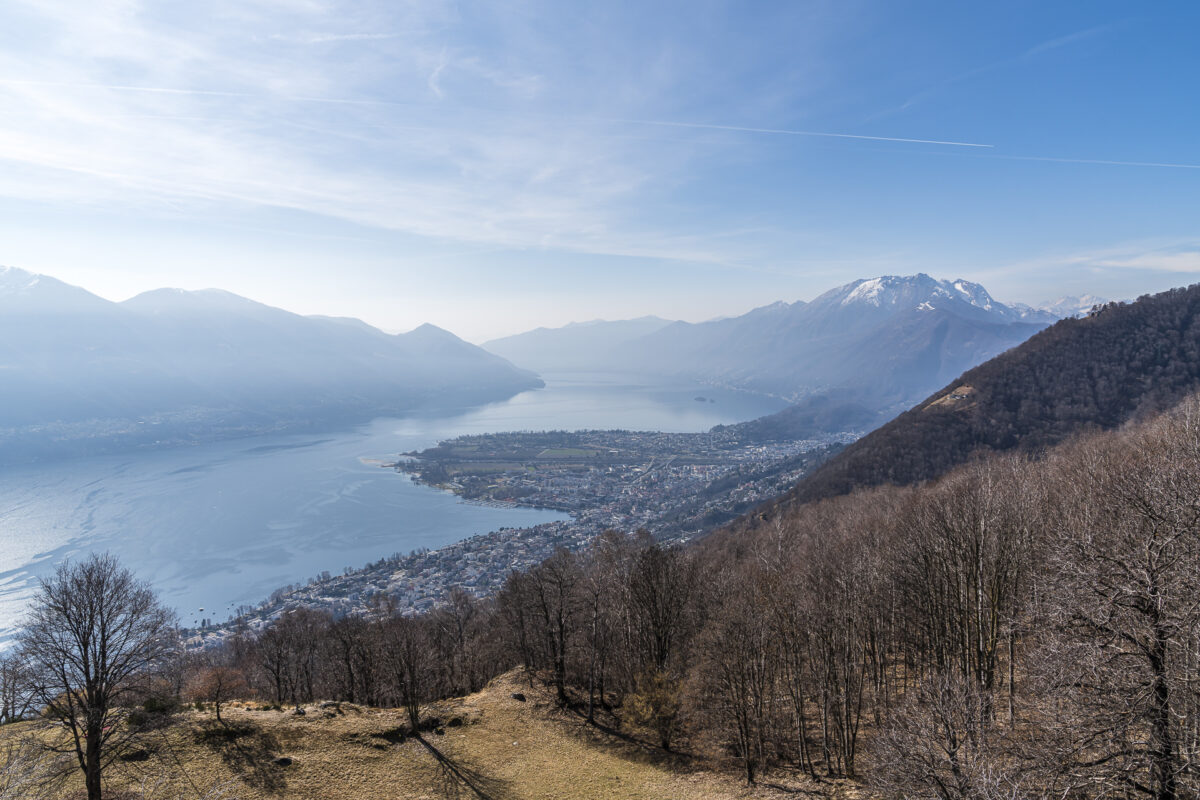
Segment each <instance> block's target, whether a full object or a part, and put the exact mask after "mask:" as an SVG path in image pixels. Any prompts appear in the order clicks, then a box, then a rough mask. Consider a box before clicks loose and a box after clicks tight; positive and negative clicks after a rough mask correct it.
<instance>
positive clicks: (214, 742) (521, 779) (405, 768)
mask: <svg viewBox="0 0 1200 800" xmlns="http://www.w3.org/2000/svg"><path fill="white" fill-rule="evenodd" d="M519 677H520V673H519V671H517V670H514V671H513V672H510V673H508V674H506V675H502V676H500V677H499V678H497V679H496V680H494V681H493V682H492V683H491V684H490V685H489V686H488V687H487V688H485V689H484V690H483V691H481V692H479V693H477V694H473V695H469V696H467V697H464V698H459V699H455V700H448V701H443V702H440V703H436V704H433V705H431V706H429V707H427V708H426V709H425V712H424V717H425V718H426V719H429V718H433V717H436V718H437V719H438V720H439V721H441V723H442V727H441V728H440V730H441V733H440V734H439V733H437V732H436V731H430V732H427V733H425V734H424V735H423V739H417V738H414V737H411V736H405V735H404V733H403V730H404V727H405V716H404V712H403V711H401V710H398V709H375V708H366V707H363V706H358V705H353V704H350V703H338V704H325V706H324V707H322V706H321V705H309V706H306V707H305V711H306V713H305V715H304V716H296V715H295V714H293V713H291V711H290V710H285V711H282V712H281V711H272V710H266V711H261V710H258V709H259V708H262V706H260V705H258V704H245V703H239V704H235V706H234V707H226V708H223V709H222V717H223V719H224V720H225V722H226V725H224V726H222V725H220V724H218V723H217V722H216V720H215V719H214V716H213V714H212V713H211V711H205V712H195V711H185V712H183V713H182V714H181V715H180V717H179V720H178V722H177V724H175V725H174V726H172V727H170V728H168V729H166V732H165V734H164V735H162V736H152V737H151V738H150V739H149V741H148V744H147V746H146V748H145V751H144V752H143V753H142V754H140V755H138V756H136V757H135V758H133V759H129V760H126V761H123V762H117V765H116V766H115V767H114V768H113V770H112V771H113V773H114V774H112V775H111V777H110V784H109V789H110V791H112V790H119V789H122V788H126V787H128V788H131V789H137V790H140V791H145V788H146V787H147V786H153V787H154V791H153V792H148V793H147V794H146V797H147V798H167V797H196V796H197V790H199V791H201V792H207V791H212V790H214V789H216V790H220V791H223V792H224V793H223V794H221V795H219V796H221V797H234V798H238V800H258V799H259V798H263V799H265V798H272V799H273V800H285V799H286V798H296V799H297V800H301V799H303V800H312V798H322V800H364V799H365V798H396V800H401V799H405V800H407V799H408V798H411V799H412V800H418V799H425V798H453V797H462V798H488V799H489V800H518V799H519V800H537V799H538V798H578V800H592V799H593V798H596V799H599V798H613V800H617V798H622V799H624V798H630V799H631V800H632V799H635V798H644V799H645V800H658V799H659V798H672V800H691V799H693V798H694V799H695V800H700V798H704V799H705V800H710V799H711V800H722V799H725V798H728V799H730V800H731V799H732V798H771V797H784V796H787V795H785V794H783V793H781V792H778V791H772V790H770V789H756V790H749V789H746V788H745V787H744V786H743V784H742V782H741V781H739V780H738V779H737V777H736V773H735V774H729V775H727V774H722V773H714V772H712V771H709V770H707V769H699V768H692V767H689V766H688V763H687V760H686V758H684V757H679V758H670V757H666V756H663V755H661V754H655V751H654V749H653V748H646V747H642V746H640V745H638V744H637V743H636V742H630V741H626V740H623V739H620V738H617V737H615V736H609V735H607V734H605V733H604V732H602V731H601V730H599V729H597V728H593V727H589V726H587V725H585V723H584V722H583V721H582V720H581V719H580V718H579V717H578V716H576V715H575V714H573V713H570V712H563V711H560V710H558V709H557V707H556V705H555V704H554V703H553V698H552V695H551V693H549V692H547V691H546V690H545V689H543V688H534V689H531V688H530V687H529V685H528V684H527V683H525V682H523V681H521V680H519ZM513 693H522V694H523V695H525V696H526V697H527V700H526V701H525V702H520V701H517V700H515V699H513V698H512V696H511V695H512V694H513ZM15 727H17V728H20V727H21V726H15ZM3 735H4V732H3V731H0V737H3ZM9 735H11V733H10V734H9ZM279 758H287V759H291V763H289V764H287V765H286V766H284V765H281V764H278V763H276V759H279ZM834 785H836V784H826V787H825V788H827V789H828V788H830V787H832V786H834ZM73 790H74V788H73V787H67V789H66V790H65V791H64V793H63V795H62V796H64V797H67V796H71V792H72V791H73ZM76 791H77V790H76ZM114 796H116V795H114Z"/></svg>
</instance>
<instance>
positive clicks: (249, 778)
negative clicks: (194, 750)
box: [196, 722, 287, 792]
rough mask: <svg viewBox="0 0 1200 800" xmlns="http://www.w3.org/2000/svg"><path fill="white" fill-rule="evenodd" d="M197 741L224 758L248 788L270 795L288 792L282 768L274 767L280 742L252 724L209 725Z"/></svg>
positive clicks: (198, 736)
mask: <svg viewBox="0 0 1200 800" xmlns="http://www.w3.org/2000/svg"><path fill="white" fill-rule="evenodd" d="M196 741H197V742H199V743H200V744H202V745H205V746H206V747H208V748H209V749H210V750H212V751H213V752H214V753H216V754H217V755H219V756H220V757H221V760H222V761H224V762H225V765H226V766H228V767H229V769H230V770H232V771H233V773H234V774H235V775H237V776H238V777H239V778H240V779H242V780H243V781H245V782H246V784H247V785H249V786H253V787H254V788H256V789H262V790H263V791H267V792H279V791H282V790H283V789H285V788H287V780H286V779H285V778H284V776H283V767H280V766H279V765H277V764H275V763H274V761H275V758H276V755H277V753H278V752H279V740H278V739H276V738H275V736H274V735H272V734H270V733H267V732H266V731H264V730H263V729H262V728H260V727H258V726H257V725H254V724H253V723H245V722H238V723H234V724H227V723H221V724H210V725H206V726H204V727H203V728H201V729H200V730H198V731H197V732H196Z"/></svg>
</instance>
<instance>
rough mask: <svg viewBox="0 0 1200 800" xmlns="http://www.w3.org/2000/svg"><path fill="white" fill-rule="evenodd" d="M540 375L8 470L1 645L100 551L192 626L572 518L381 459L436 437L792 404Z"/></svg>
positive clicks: (2, 479) (674, 422) (659, 424)
mask: <svg viewBox="0 0 1200 800" xmlns="http://www.w3.org/2000/svg"><path fill="white" fill-rule="evenodd" d="M545 380H546V388H544V389H539V390H536V391H530V392H523V393H522V394H519V395H517V396H516V397H513V398H512V399H510V400H508V401H506V402H502V403H494V404H491V405H487V406H483V407H480V408H477V409H474V410H472V411H469V412H466V413H463V414H458V415H455V416H450V417H436V418H405V419H377V420H375V421H374V422H371V423H370V424H367V425H363V426H361V427H358V428H355V429H353V430H349V431H342V432H336V433H327V434H305V435H272V436H262V437H254V438H248V439H238V440H235V441H226V442H215V443H211V444H205V445H199V446H194V447H184V448H174V449H169V450H159V451H142V452H134V453H127V454H123V455H110V456H101V457H93V458H87V459H79V460H75V461H61V462H56V463H53V464H43V465H38V466H34V467H20V468H13V469H7V470H0V644H2V643H3V641H4V640H5V639H7V638H9V637H10V636H11V633H12V629H13V626H14V624H15V623H16V622H17V620H19V619H20V617H21V615H22V614H23V613H24V609H25V607H26V605H27V603H28V600H29V598H30V597H31V595H32V593H33V591H34V588H35V586H36V582H37V578H38V576H41V575H45V574H48V573H49V572H51V571H52V570H53V569H54V566H55V565H56V564H57V563H59V562H60V561H61V560H62V559H63V558H66V557H73V556H79V555H81V554H85V553H87V552H90V551H103V550H107V551H110V552H112V553H113V554H115V555H116V556H118V557H119V558H120V559H121V561H122V562H123V563H124V564H125V565H127V566H129V567H130V568H132V569H133V570H134V571H135V572H136V573H137V574H138V575H139V577H142V578H145V579H147V580H149V581H151V583H153V585H154V586H155V588H156V589H157V590H158V592H159V593H160V596H161V597H162V599H163V600H164V602H166V603H168V604H169V605H171V606H173V607H174V608H176V609H177V610H179V612H180V617H181V620H182V621H183V623H184V624H188V625H190V624H192V623H193V622H194V621H198V620H199V619H200V618H201V617H211V618H213V619H217V620H224V619H225V618H226V617H228V616H229V614H230V613H231V612H232V611H233V609H234V608H236V607H237V606H238V605H240V604H243V603H244V604H253V603H257V602H258V601H260V600H262V599H263V598H265V597H266V596H267V595H268V594H270V593H271V592H272V591H273V590H275V589H277V588H279V587H280V586H283V585H285V584H288V583H294V582H299V581H305V580H307V579H308V578H310V577H312V576H314V575H317V574H319V573H320V572H321V571H323V570H329V571H331V572H335V573H336V572H340V571H341V570H342V569H343V568H345V567H360V566H362V565H363V564H365V563H368V562H370V561H374V560H377V559H379V558H381V557H384V556H389V555H391V554H393V553H396V552H409V551H410V550H413V549H416V548H422V547H427V548H431V549H432V548H436V547H441V546H443V545H446V544H449V543H451V542H454V541H457V540H459V539H464V538H467V537H469V536H473V535H475V534H479V533H486V532H488V531H492V530H496V529H498V528H501V527H521V526H526V525H534V524H537V523H539V522H547V521H550V520H554V519H561V518H562V515H560V514H557V513H555V512H550V511H535V510H532V509H509V508H491V507H487V506H481V505H473V504H468V503H463V502H460V501H459V500H458V498H456V497H454V496H453V495H451V494H449V493H447V492H440V491H436V490H433V489H430V488H428V487H423V486H418V485H416V484H414V483H412V482H411V481H410V480H409V479H408V478H407V477H406V476H403V475H399V474H397V473H395V472H393V471H392V470H388V469H383V468H381V467H380V466H379V464H380V462H384V461H391V460H394V459H395V456H396V455H397V454H398V453H401V452H406V451H411V450H419V449H422V448H425V447H429V446H431V445H433V444H435V443H436V442H438V441H439V440H441V439H445V438H449V437H452V436H457V435H460V434H465V433H485V432H497V431H511V430H551V429H570V430H574V429H580V428H596V429H605V428H626V429H632V430H661V431H703V430H707V429H708V428H710V427H712V426H713V425H716V424H720V423H730V422H739V421H742V420H747V419H753V418H755V417H759V416H762V415H764V414H769V413H772V412H774V411H777V410H779V409H780V408H781V407H782V406H783V404H782V403H781V402H779V401H776V400H772V399H769V398H763V397H757V396H754V395H748V394H744V393H738V392H733V391H727V390H720V389H713V388H711V387H701V386H696V385H678V384H675V385H661V384H660V385H647V383H646V381H645V380H644V379H639V378H636V377H620V376H599V375H569V374H561V375H548V376H545ZM697 398H704V399H703V401H700V400H698V399H697ZM200 608H203V609H204V611H203V612H200V611H199V609H200Z"/></svg>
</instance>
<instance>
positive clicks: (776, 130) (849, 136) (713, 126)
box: [617, 119, 996, 148]
mask: <svg viewBox="0 0 1200 800" xmlns="http://www.w3.org/2000/svg"><path fill="white" fill-rule="evenodd" d="M617 121H618V122H631V123H634V124H636V125H660V126H662V127H667V128H701V129H705V130H715V131H738V132H741V133H771V134H777V135H782V136H826V137H829V138H833V139H865V140H867V141H871V142H904V143H906V144H941V145H950V146H952V147H986V148H993V147H995V146H996V145H994V144H980V143H979V142H951V141H943V140H941V139H906V138H904V137H900V136H866V135H863V134H859V133H829V132H827V131H799V130H789V129H786V128H749V127H744V126H742V125H716V124H713V123H707V122H668V121H666V120H653V119H626V120H617Z"/></svg>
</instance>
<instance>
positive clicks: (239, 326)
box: [0, 268, 541, 458]
mask: <svg viewBox="0 0 1200 800" xmlns="http://www.w3.org/2000/svg"><path fill="white" fill-rule="evenodd" d="M0 374H3V375H4V388H5V402H4V404H3V407H2V408H0V452H3V453H4V454H5V455H6V456H7V457H10V458H19V457H22V456H46V455H53V454H55V453H64V454H66V453H69V454H70V455H72V456H78V455H80V454H82V453H87V452H94V451H96V450H102V449H105V448H107V447H111V446H114V445H117V444H125V445H130V444H135V445H136V444H149V443H156V442H176V443H178V442H187V441H192V440H195V439H211V438H216V437H220V436H231V435H238V434H245V433H255V432H264V431H269V430H278V429H280V428H287V427H311V426H318V425H329V424H345V423H347V422H357V421H361V420H362V419H364V418H369V417H371V416H378V415H381V414H387V413H392V414H395V413H400V412H403V411H405V410H408V409H414V408H422V407H428V406H430V405H435V404H436V405H437V406H439V407H451V408H453V407H462V406H467V405H473V404H477V403H481V402H487V401H493V400H498V399H503V398H507V397H510V396H511V395H513V394H516V393H517V392H520V391H523V390H525V389H529V388H533V387H536V386H540V385H541V382H540V380H539V379H538V378H537V376H536V375H534V374H533V373H531V372H528V371H526V370H522V369H518V368H517V367H514V366H513V365H512V364H510V363H509V362H507V361H505V360H504V359H502V358H500V357H498V356H495V355H493V354H491V353H488V352H485V351H484V350H482V349H480V348H478V347H475V346H474V345H471V344H468V343H467V342H464V341H463V340H461V339H459V338H458V337H456V336H454V335H453V334H451V333H449V332H447V331H444V330H441V329H439V328H435V327H433V326H432V325H423V326H421V327H419V328H417V329H416V330H414V331H411V332H409V333H406V334H399V335H391V334H387V333H384V332H383V331H380V330H377V329H375V328H372V327H371V326H369V325H366V324H365V323H362V322H359V321H357V320H346V319H338V318H330V317H304V316H300V315H298V314H293V313H290V312H288V311H284V310H282V309H278V308H272V307H270V306H266V305H263V304H261V303H256V302H254V301H252V300H247V299H246V298H243V297H238V296H237V295H233V294H230V293H228V292H223V291H219V290H214V289H209V290H203V291H183V290H179V289H159V290H155V291H151V292H146V293H144V294H141V295H138V296H137V297H134V298H132V299H130V300H127V301H125V302H123V303H113V302H109V301H108V300H104V299H103V298H100V297H97V296H96V295H93V294H90V293H88V292H86V291H85V290H83V289H80V288H78V287H74V286H70V285H68V284H65V283H62V282H61V281H58V280H55V279H54V278H50V277H48V276H44V275H34V274H32V273H29V272H25V271H22V270H18V269H13V268H3V269H0Z"/></svg>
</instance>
